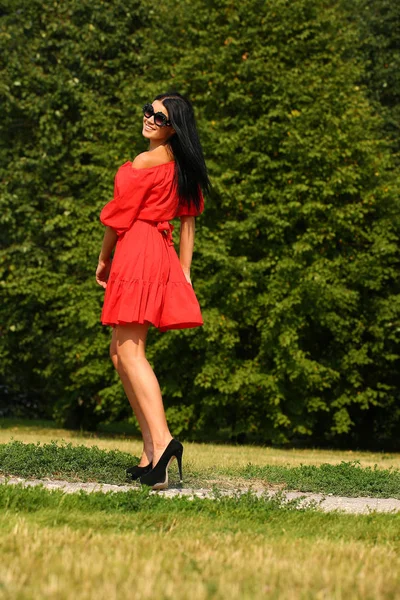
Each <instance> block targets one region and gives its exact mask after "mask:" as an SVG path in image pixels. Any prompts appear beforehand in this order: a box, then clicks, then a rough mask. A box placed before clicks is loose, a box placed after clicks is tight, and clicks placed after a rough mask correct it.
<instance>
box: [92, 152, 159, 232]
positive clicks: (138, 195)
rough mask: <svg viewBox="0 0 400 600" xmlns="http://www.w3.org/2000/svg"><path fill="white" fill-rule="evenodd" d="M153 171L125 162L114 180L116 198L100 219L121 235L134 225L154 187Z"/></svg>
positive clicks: (102, 212)
mask: <svg viewBox="0 0 400 600" xmlns="http://www.w3.org/2000/svg"><path fill="white" fill-rule="evenodd" d="M153 179H154V174H153V171H151V170H150V171H149V170H146V169H134V168H133V167H132V163H130V162H129V163H125V164H124V165H122V167H120V168H119V169H118V171H117V174H116V176H115V180H114V198H113V199H112V200H111V201H110V202H108V203H107V204H106V205H105V207H104V208H103V210H102V211H101V213H100V221H101V222H102V223H103V225H107V226H108V227H111V228H112V229H114V230H115V232H116V233H117V234H118V235H121V234H122V233H124V232H125V231H128V229H129V228H130V227H131V226H132V223H133V222H134V220H135V218H136V216H137V214H138V212H139V209H140V207H141V206H142V204H143V202H144V201H145V200H146V198H147V196H148V195H149V194H150V192H151V189H152V187H153Z"/></svg>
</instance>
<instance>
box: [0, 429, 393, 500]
mask: <svg viewBox="0 0 400 600" xmlns="http://www.w3.org/2000/svg"><path fill="white" fill-rule="evenodd" d="M135 460H137V459H135V458H134V457H132V455H131V454H129V453H126V452H121V451H119V450H109V451H106V450H101V449H100V448H98V447H97V446H90V447H88V446H85V445H80V446H79V445H72V444H71V443H61V444H60V443H58V442H56V441H52V442H51V443H49V444H40V443H36V444H24V443H23V442H19V441H13V442H10V443H8V444H1V445H0V472H2V473H3V474H6V475H19V476H22V477H35V478H43V477H52V478H56V479H66V480H73V481H79V480H80V481H98V482H102V483H111V484H123V483H126V480H125V469H126V468H127V467H128V466H131V465H132V464H134V462H135ZM207 476H209V477H210V478H211V477H213V478H214V480H215V478H217V480H218V476H220V477H222V480H223V477H224V476H225V477H228V478H229V480H230V482H232V481H235V480H238V481H241V482H243V481H246V482H247V483H248V484H249V485H250V484H254V485H255V486H256V487H257V486H258V487H260V486H264V487H265V486H267V487H268V486H271V485H280V486H281V487H282V488H285V489H291V490H298V491H301V492H320V493H323V494H335V495H342V496H349V497H357V496H372V497H377V498H400V471H399V470H398V469H378V468H377V467H375V468H371V467H365V468H362V467H361V466H360V465H359V464H358V463H357V462H355V461H353V462H341V463H340V464H336V465H332V464H322V465H318V466H315V465H301V466H299V467H285V466H279V465H269V466H263V467H260V466H257V465H251V464H248V465H247V466H246V467H238V468H236V469H234V468H232V467H230V468H228V469H227V468H221V467H219V466H218V465H216V466H215V468H213V469H211V470H208V471H207V470H206V471H199V470H197V469H195V468H194V467H193V466H190V464H189V465H188V466H186V468H185V486H189V487H193V488H196V487H201V486H204V485H205V484H206V485H207Z"/></svg>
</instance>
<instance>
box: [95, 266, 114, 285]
mask: <svg viewBox="0 0 400 600" xmlns="http://www.w3.org/2000/svg"><path fill="white" fill-rule="evenodd" d="M110 269H111V260H110V259H108V260H99V264H98V265H97V269H96V281H97V283H98V284H99V285H101V287H103V288H104V289H106V287H107V281H108V276H109V275H110Z"/></svg>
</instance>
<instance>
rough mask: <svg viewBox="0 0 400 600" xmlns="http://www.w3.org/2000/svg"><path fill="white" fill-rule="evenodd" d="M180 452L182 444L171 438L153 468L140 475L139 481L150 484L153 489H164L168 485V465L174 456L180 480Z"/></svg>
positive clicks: (181, 452)
mask: <svg viewBox="0 0 400 600" xmlns="http://www.w3.org/2000/svg"><path fill="white" fill-rule="evenodd" d="M182 454H183V446H182V444H181V443H180V442H178V440H175V439H174V438H172V440H171V441H170V443H169V444H168V446H167V447H166V448H165V450H164V452H163V453H162V455H161V457H160V460H159V461H158V463H157V464H156V466H155V467H154V469H152V470H151V471H150V472H149V473H146V474H145V475H142V476H141V477H140V483H142V484H144V485H149V486H151V487H152V488H153V490H165V489H166V488H167V487H168V467H169V465H170V464H171V462H172V461H173V459H174V458H176V460H177V461H178V469H179V479H180V481H182Z"/></svg>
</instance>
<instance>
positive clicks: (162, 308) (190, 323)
mask: <svg viewBox="0 0 400 600" xmlns="http://www.w3.org/2000/svg"><path fill="white" fill-rule="evenodd" d="M174 170H175V161H170V162H168V163H165V164H162V165H158V166H155V167H150V168H147V169H134V168H133V167H132V163H131V162H130V161H129V162H126V163H125V164H123V165H122V166H121V167H120V168H119V169H118V171H117V174H116V176H115V182H114V198H113V200H111V201H110V202H109V203H108V204H106V206H105V207H104V208H103V210H102V211H101V214H100V221H101V222H102V223H103V225H108V227H111V228H112V229H114V230H115V231H116V233H117V234H118V240H117V244H116V248H115V252H114V258H113V260H112V265H111V271H110V276H109V279H108V282H107V287H106V292H105V297H104V305H103V311H102V314H101V322H102V323H103V325H113V326H115V325H124V324H128V323H145V322H150V323H152V324H153V325H154V326H155V327H157V328H159V329H160V330H161V331H167V330H168V329H184V328H188V327H198V326H200V325H203V319H202V316H201V311H200V306H199V302H198V300H197V298H196V295H195V293H194V290H193V288H192V286H191V284H190V283H189V282H188V281H187V280H186V278H185V275H184V273H183V270H182V266H181V264H180V262H179V258H178V255H177V253H176V250H175V247H174V242H173V239H172V230H173V229H174V227H173V225H172V224H171V223H169V221H170V220H171V219H173V218H175V217H181V216H184V215H189V216H198V215H200V214H201V213H202V212H203V210H204V198H203V196H202V195H201V203H200V210H198V211H197V210H196V209H195V208H194V206H192V207H191V208H190V209H189V208H188V207H187V206H185V205H184V206H182V205H179V198H178V194H177V189H176V185H175V183H174Z"/></svg>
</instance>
